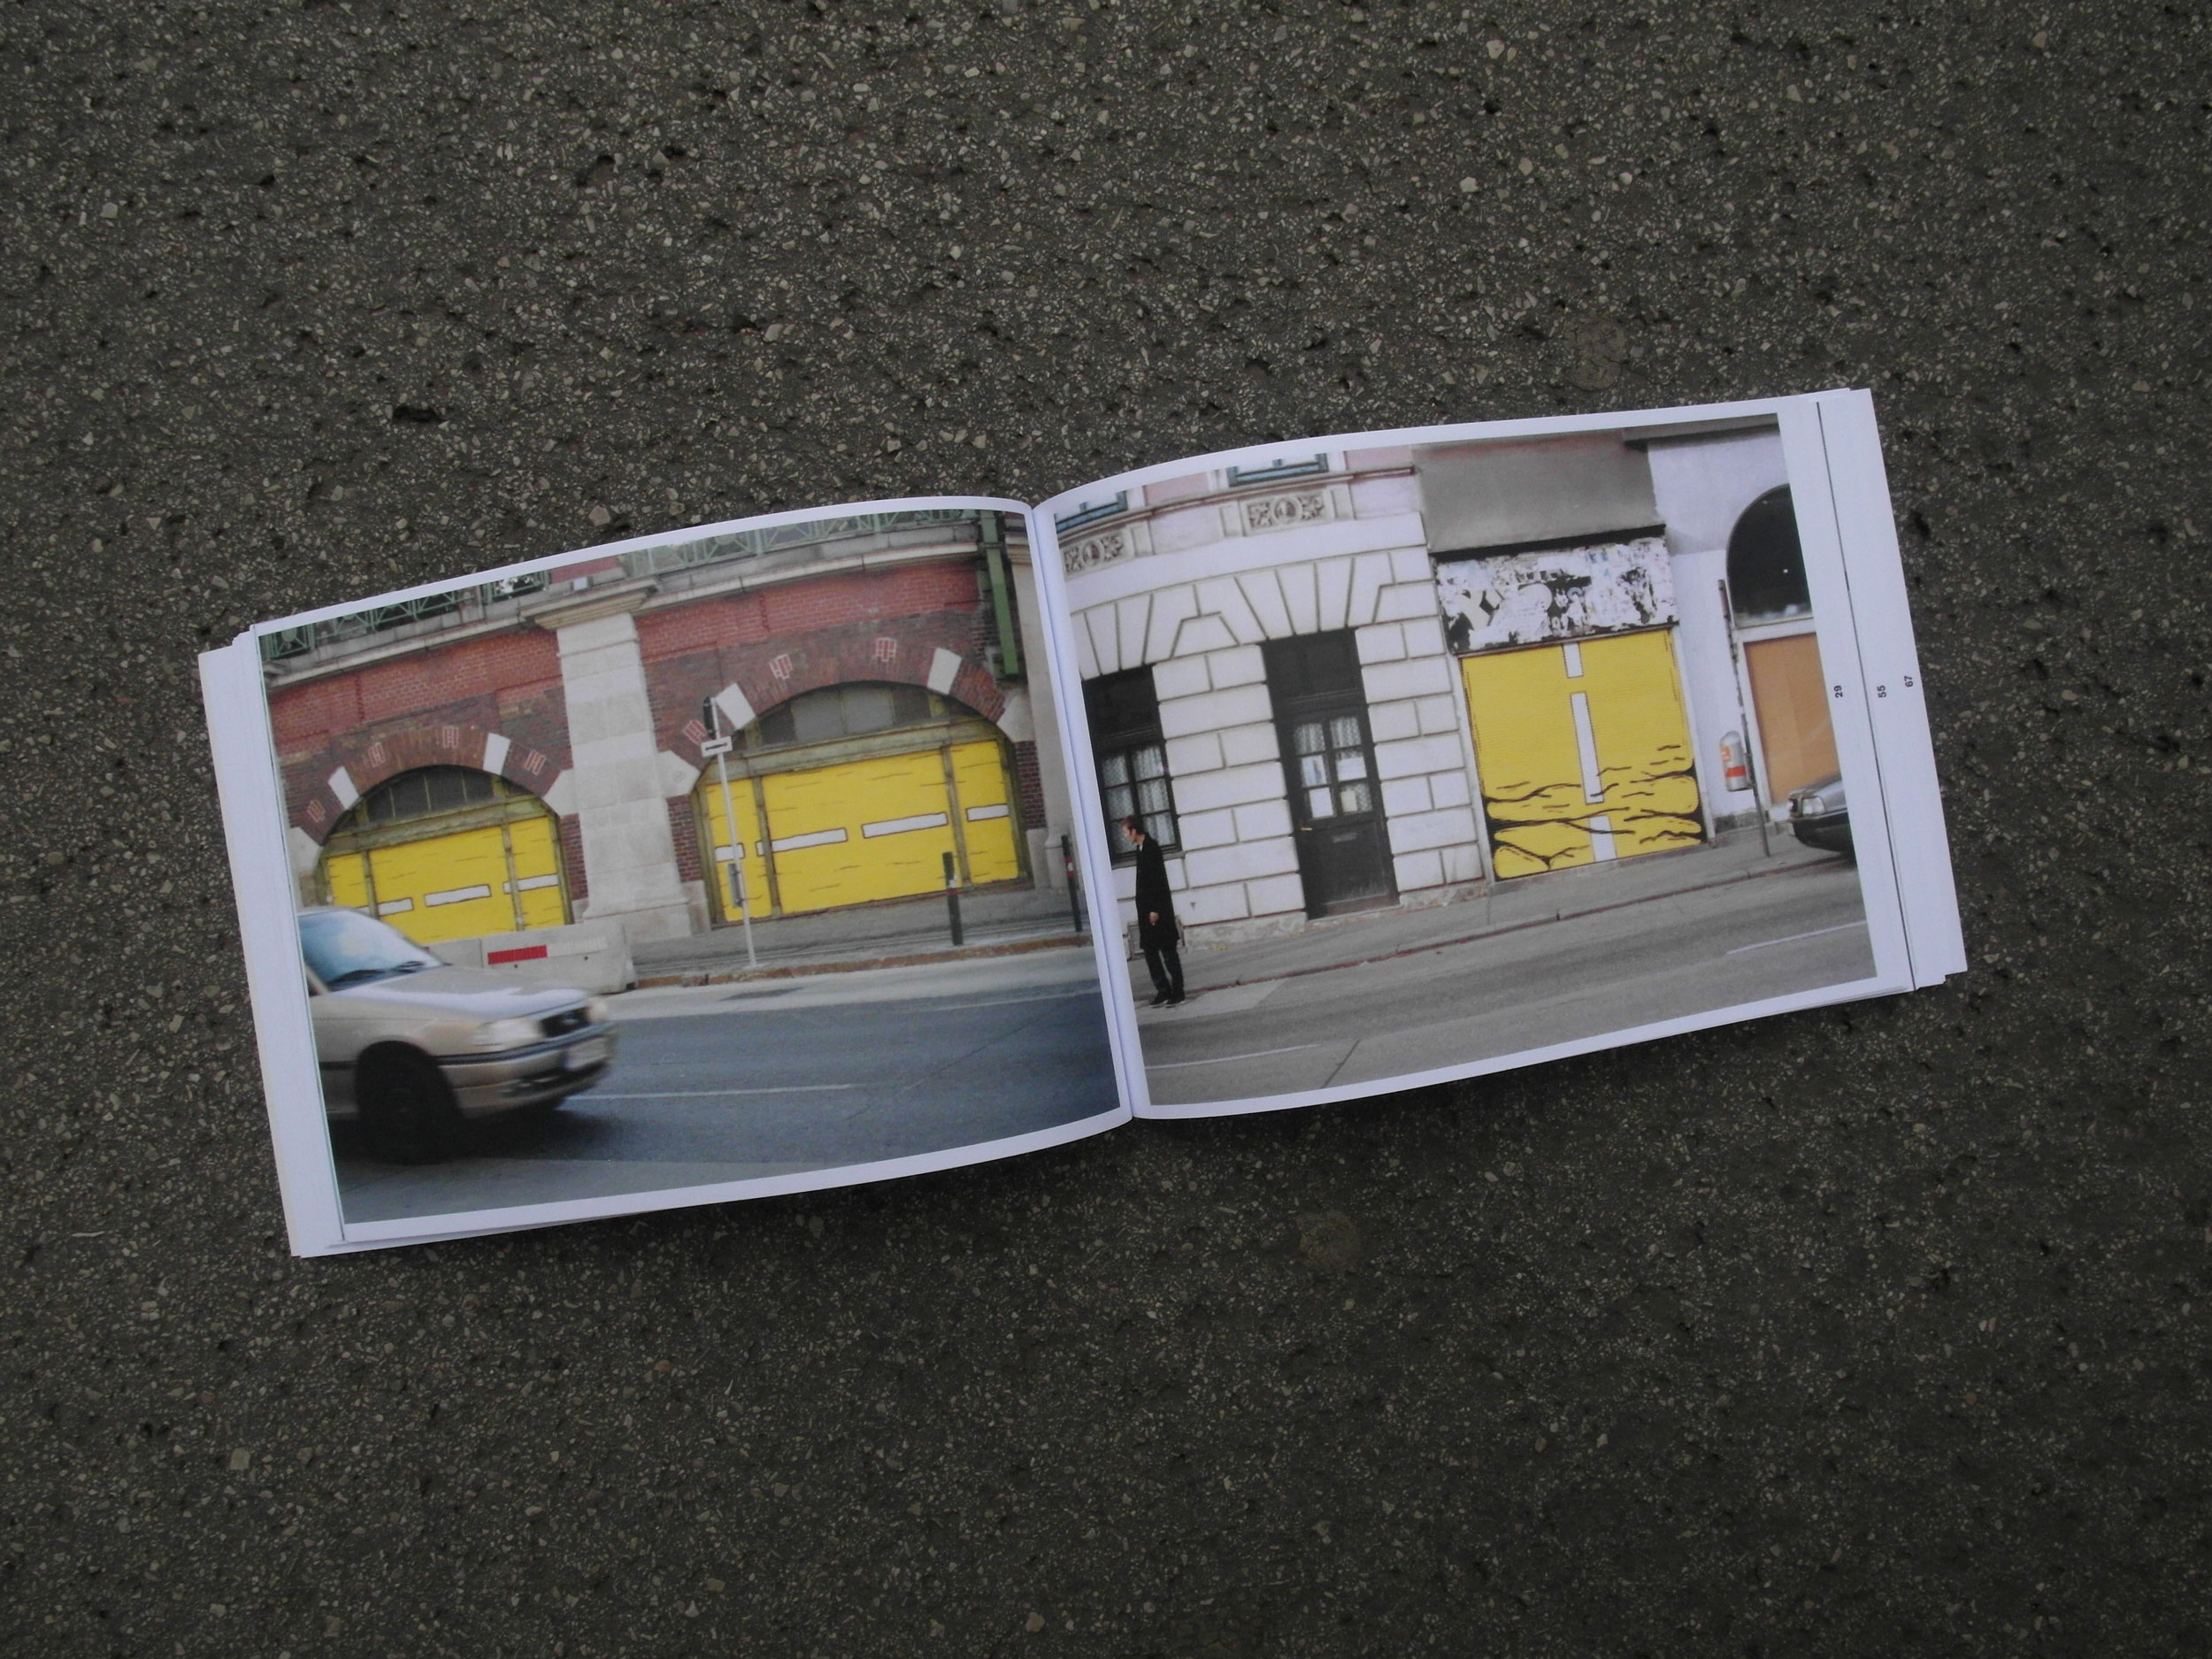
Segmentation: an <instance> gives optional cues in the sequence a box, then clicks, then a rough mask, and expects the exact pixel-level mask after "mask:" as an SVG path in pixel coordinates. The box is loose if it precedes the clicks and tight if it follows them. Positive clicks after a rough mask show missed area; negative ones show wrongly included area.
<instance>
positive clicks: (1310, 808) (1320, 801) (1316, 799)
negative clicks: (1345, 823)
mask: <svg viewBox="0 0 2212 1659" xmlns="http://www.w3.org/2000/svg"><path fill="white" fill-rule="evenodd" d="M1306 812H1307V815H1308V816H1309V817H1311V818H1334V817H1335V816H1336V810H1335V807H1334V805H1333V803H1331V801H1330V798H1329V792H1328V791H1327V790H1326V789H1309V790H1307V791H1306Z"/></svg>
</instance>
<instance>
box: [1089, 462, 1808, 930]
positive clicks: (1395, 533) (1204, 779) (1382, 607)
mask: <svg viewBox="0 0 2212 1659" xmlns="http://www.w3.org/2000/svg"><path fill="white" fill-rule="evenodd" d="M1553 443H1556V450H1555V454H1556V461H1555V462H1554V461H1553V460H1552V459H1551V458H1550V457H1548V455H1547V454H1546V450H1547V449H1548V447H1549V446H1550V445H1552V444H1553ZM1502 447H1503V446H1501V448H1502ZM1512 449H1513V452H1512V453H1510V454H1502V455H1501V454H1493V455H1488V456H1485V457H1481V458H1480V459H1479V461H1477V462H1475V463H1473V464H1471V465H1468V466H1467V467H1466V470H1464V471H1460V470H1455V469H1458V468H1460V467H1461V466H1462V465H1463V464H1462V462H1461V460H1460V459H1459V458H1458V457H1459V455H1460V451H1459V450H1458V449H1455V448H1447V449H1443V450H1431V451H1420V452H1417V451H1414V450H1412V449H1368V450H1352V451H1335V452H1331V453H1325V454H1322V455H1318V456H1316V457H1313V460H1312V462H1311V463H1310V464H1305V463H1303V462H1302V460H1301V461H1300V462H1299V463H1297V464H1294V465H1293V466H1291V467H1287V468H1285V467H1279V468H1277V469H1275V472H1276V474H1277V475H1275V476H1269V477H1263V478H1262V479H1251V478H1249V477H1247V478H1243V479H1238V478H1233V477H1232V476H1231V475H1230V474H1229V473H1228V472H1225V471H1216V472H1207V473H1194V474H1191V475H1188V476H1187V477H1183V478H1178V479H1171V480H1166V481H1164V482H1161V483H1155V484H1151V485H1148V486H1145V487H1143V488H1141V489H1136V490H1132V491H1130V492H1127V493H1125V495H1123V496H1122V497H1121V498H1120V499H1119V501H1118V503H1109V504H1106V505H1103V506H1102V507H1101V508H1099V509H1096V510H1087V511H1085V513H1084V515H1083V518H1084V519H1085V520H1087V522H1078V523H1077V524H1075V525H1073V526H1068V527H1066V528H1064V529H1062V531H1061V533H1060V542H1061V557H1062V567H1063V569H1064V571H1065V572H1066V591H1067V595H1068V602H1069V604H1070V607H1071V611H1072V613H1073V622H1074V629H1073V632H1074V635H1075V642H1076V651H1077V656H1078V659H1079V662H1078V666H1079V672H1080V674H1081V676H1082V678H1083V679H1084V680H1087V681H1088V680H1095V679H1099V678H1102V677H1103V676H1108V675H1112V674H1117V673H1122V672H1127V671H1130V670H1133V669H1137V668H1149V669H1150V670H1151V673H1152V686H1153V690H1154V692H1155V694H1156V696H1157V699H1158V707H1159V729H1160V734H1161V737H1162V738H1163V739H1164V746H1165V750H1166V757H1167V764H1168V772H1169V775H1170V778H1171V787H1172V793H1173V797H1174V803H1175V808H1176V812H1177V815H1178V829H1179V839H1180V846H1179V849H1178V850H1176V851H1175V852H1171V854H1170V856H1169V858H1168V871H1169V878H1170V880H1171V883H1172V884H1173V885H1174V887H1176V889H1177V892H1178V897H1177V912H1178V915H1179V918H1181V920H1182V921H1183V923H1184V925H1185V926H1186V928H1187V929H1188V930H1189V931H1190V932H1191V933H1192V934H1193V935H1194V938H1196V939H1197V940H1199V941H1206V940H1209V939H1210V940H1213V941H1233V940H1235V939H1239V938H1250V937H1260V936H1264V935H1267V934H1271V933H1289V932H1295V931H1298V930H1300V929H1302V928H1303V927H1304V926H1307V923H1308V916H1307V902H1306V901H1307V895H1306V892H1305V888H1304V884H1303V882H1302V879H1301V874H1300V864H1299V858H1298V852H1297V839H1296V836H1295V835H1294V826H1293V823H1292V817H1291V810H1290V806H1289V803H1288V799H1287V795H1288V788H1289V784H1288V780H1287V778H1286V770H1285V767H1284V764H1283V758H1282V755H1281V752H1280V747H1279V740H1278V735H1277V733H1278V726H1277V720H1276V710H1275V708H1274V706H1273V702H1272V699H1271V694H1270V690H1269V687H1268V683H1267V674H1266V669H1265V666H1264V663H1263V645H1264V644H1265V642H1266V641H1275V640H1282V639H1286V638H1290V637H1293V636H1297V635H1305V634H1316V633H1326V632H1330V631H1333V630H1339V629H1348V630H1350V631H1351V632H1352V634H1353V636H1354V639H1355V641H1356V645H1357V648H1358V657H1359V663H1360V679H1361V683H1362V687H1363V690H1364V693H1365V696H1366V700H1367V718H1368V723H1369V726H1370V731H1371V738H1372V743H1373V755H1374V768H1375V777H1376V780H1377V782H1378V784H1379V789H1380V793H1381V802H1382V807H1383V810H1384V813H1385V818H1386V828H1387V836H1388V852H1389V862H1390V867H1391V873H1392V874H1393V876H1394V879H1395V886H1396V890H1397V902H1398V903H1399V904H1400V905H1417V904H1425V903H1437V902H1449V901H1450V900H1452V899H1455V898H1457V897H1462V896H1465V895H1468V894H1470V893H1473V892H1478V891H1479V890H1480V885H1481V883H1482V882H1483V881H1484V880H1485V879H1486V878H1488V877H1489V876H1490V875H1491V874H1492V872H1490V870H1489V868H1488V864H1487V857H1486V850H1485V849H1486V844H1487V834H1486V826H1485V825H1484V822H1483V819H1482V810H1483V809H1482V797H1481V793H1480V790H1479V787H1478V784H1479V772H1478V757H1477V753H1476V747H1475V741H1474V733H1473V732H1472V729H1471V722H1470V718H1469V714H1468V709H1467V698H1466V692H1465V688H1464V686H1463V680H1462V677H1461V672H1460V666H1459V658H1458V657H1457V656H1455V654H1454V650H1453V649H1452V645H1453V641H1448V636H1447V631H1446V630H1447V623H1448V620H1449V619H1450V618H1453V617H1455V616H1457V617H1460V618H1462V619H1461V620H1459V621H1458V622H1456V623H1455V624H1454V626H1457V627H1458V628H1459V631H1460V633H1461V634H1463V635H1464V636H1465V637H1463V638H1462V639H1461V640H1459V641H1456V643H1457V644H1458V647H1459V649H1461V650H1463V651H1466V650H1477V651H1479V650H1483V649H1489V648H1493V647H1501V646H1510V645H1513V644H1516V643H1521V642H1525V641H1522V640H1521V638H1520V635H1519V634H1514V635H1513V637H1511V638H1507V637H1505V635H1504V634H1500V633H1499V629H1501V628H1503V627H1504V624H1503V623H1499V624H1497V625H1496V626H1494V627H1489V628H1487V629H1483V628H1476V629H1471V628H1469V626H1467V624H1466V621H1465V620H1464V618H1465V617H1466V616H1467V615H1468V614H1470V612H1469V607H1470V605H1471V604H1475V603H1482V602H1484V601H1486V600H1487V599H1488V598H1489V597H1490V595H1488V594H1487V593H1486V592H1485V593H1482V594H1474V593H1463V592H1458V591H1456V590H1455V591H1453V592H1449V593H1447V592H1443V591H1441V590H1440V565H1439V562H1438V561H1439V559H1440V558H1442V559H1444V560H1445V563H1444V565H1443V566H1442V572H1448V574H1449V577H1450V580H1456V581H1462V582H1463V580H1465V577H1466V575H1467V574H1468V573H1470V572H1474V571H1475V569H1476V567H1474V566H1470V565H1465V564H1455V563H1453V562H1452V557H1453V556H1459V557H1466V556H1467V555H1468V554H1469V553H1470V552H1471V553H1473V554H1475V555H1477V556H1479V557H1482V558H1483V559H1485V560H1486V561H1487V562H1486V564H1485V565H1483V566H1481V567H1480V568H1481V571H1482V572H1486V573H1487V574H1489V575H1491V576H1495V575H1496V574H1497V572H1500V571H1502V570H1507V569H1512V570H1518V569H1519V568H1520V566H1521V565H1527V566H1528V567H1529V569H1530V570H1531V571H1536V572H1539V574H1542V573H1545V572H1552V567H1553V566H1557V567H1558V569H1559V571H1560V572H1565V574H1566V576H1567V577H1568V578H1570V579H1571V578H1572V577H1574V576H1576V575H1577V574H1580V575H1583V576H1586V577H1590V578H1592V579H1593V580H1594V577H1595V576H1598V575H1604V574H1606V571H1599V570H1598V569H1597V565H1598V564H1602V563H1603V562H1604V560H1605V559H1608V558H1609V559H1611V560H1612V561H1613V562H1614V563H1615V564H1619V565H1623V568H1624V569H1625V568H1626V566H1627V565H1637V566H1639V568H1638V569H1637V570H1635V571H1632V572H1629V573H1630V574H1631V575H1632V576H1633V577H1634V578H1635V583H1634V584H1629V585H1630V586H1635V585H1636V584H1640V586H1638V587H1637V588H1636V591H1637V593H1640V594H1641V595H1642V600H1643V603H1644V610H1645V611H1647V612H1648V614H1643V613H1642V612H1640V613H1638V614H1637V615H1634V616H1626V615H1624V616H1623V617H1613V616H1612V615H1611V614H1610V612H1607V613H1606V614H1605V615H1603V616H1596V617H1594V618H1591V617H1583V618H1579V619H1577V618H1575V617H1573V616H1567V617H1566V618H1565V620H1563V621H1562V622H1560V624H1559V626H1558V627H1557V628H1556V629H1555V630H1554V629H1550V628H1548V627H1544V626H1537V627H1532V628H1530V627H1525V628H1523V629H1522V632H1523V633H1526V634H1528V636H1529V638H1530V639H1536V638H1542V637H1548V636H1549V634H1550V633H1551V632H1557V633H1558V634H1559V636H1560V637H1562V638H1565V637H1569V636H1574V635H1586V634H1591V633H1594V632H1603V631H1605V630H1606V628H1607V627H1609V626H1611V627H1634V626H1645V627H1649V626H1653V625H1655V624H1656V625H1659V626H1667V627H1668V628H1669V631H1670V633H1671V636H1672V639H1673V644H1674V651H1675V659H1676V666H1677V672H1678V674H1679V676H1680V680H1681V691H1682V695H1683V704H1684V714H1685V717H1686V721H1687V724H1688V728H1689V729H1688V733H1687V736H1688V739H1689V742H1690V744H1691V747H1692V749H1693V751H1694V767H1695V772H1696V777H1697V780H1698V785H1699V795H1700V805H1699V812H1698V818H1699V821H1700V822H1701V826H1702V829H1703V832H1704V833H1711V832H1712V831H1713V830H1714V829H1715V828H1716V827H1717V826H1725V825H1727V824H1730V823H1735V822H1743V821H1747V819H1746V818H1744V817H1743V816H1742V814H1743V811H1744V809H1746V808H1747V807H1749V806H1750V805H1751V804H1752V803H1751V798H1750V797H1749V796H1748V795H1730V794H1729V793H1727V791H1726V788H1725V782H1724V776H1723V767H1722V764H1721V757H1720V753H1719V745H1720V742H1721V739H1722V737H1723V736H1724V733H1728V732H1730V731H1739V732H1743V733H1746V736H1747V737H1748V738H1751V739H1753V740H1754V741H1755V731H1753V730H1751V729H1750V728H1749V726H1747V712H1746V706H1747V703H1748V697H1747V694H1746V692H1745V690H1744V687H1743V685H1742V683H1741V680H1740V673H1739V668H1738V664H1737V663H1736V661H1735V658H1734V657H1733V655H1732V651H1731V649H1730V638H1729V627H1728V624H1727V623H1726V621H1725V619H1724V616H1723V614H1722V610H1721V597H1720V582H1721V580H1722V578H1723V577H1724V575H1725V573H1726V562H1727V546H1728V539H1729V535H1730V533H1731V531H1732V527H1733V526H1734V525H1735V523H1736V521H1737V518H1738V517H1739V516H1740V514H1741V513H1742V512H1743V511H1744V510H1745V509H1746V508H1747V506H1749V505H1750V503H1752V502H1753V501H1755V499H1757V498H1758V497H1759V496H1760V495H1762V494H1763V493H1764V492H1765V491H1767V490H1769V489H1771V488H1774V487H1775V486H1776V485H1778V484H1781V483H1785V482H1786V481H1787V480H1786V471H1785V469H1784V465H1783V459H1782V449H1781V442H1780V439H1779V436H1778V434H1777V433H1776V432H1775V431H1774V430H1773V428H1772V427H1771V426H1765V427H1763V428H1761V429H1758V430H1738V431H1726V432H1706V433H1702V434H1698V435H1695V436H1687V437H1684V438H1681V439H1673V438H1669V437H1665V436H1653V435H1650V434H1582V435H1579V436H1577V437H1575V438H1573V439H1570V440H1563V441H1528V442H1523V443H1521V444H1517V445H1515V446H1512ZM1516 469H1517V470H1516ZM1290 473H1298V474H1300V475H1299V476H1295V477H1291V476H1287V474H1290ZM1486 480H1488V481H1487V482H1486ZM1425 487H1427V488H1430V489H1431V490H1432V492H1433V493H1434V494H1435V496H1436V499H1434V500H1427V499H1426V498H1425V495H1424V488H1425ZM1425 506H1426V507H1427V508H1428V510H1429V513H1443V514H1446V515H1448V518H1449V520H1450V522H1449V523H1448V524H1444V525H1443V526H1441V527H1440V529H1438V531H1437V532H1436V534H1438V535H1440V536H1441V537H1443V538H1444V539H1445V540H1446V541H1449V542H1450V543H1451V545H1450V546H1436V545H1433V543H1432V534H1431V531H1430V527H1429V526H1428V523H1427V522H1426V519H1427V517H1428V514H1425V511H1424V509H1425ZM1582 518H1589V519H1590V522H1589V523H1587V524H1585V523H1583V522H1581V519H1582ZM1501 538H1504V540H1503V541H1502V543H1501ZM1570 543H1571V544H1574V547H1573V550H1569V551H1561V552H1557V553H1550V552H1541V551H1539V552H1534V553H1529V554H1522V553H1519V552H1517V548H1518V547H1521V546H1527V547H1531V548H1536V549H1544V548H1554V547H1562V546H1564V545H1566V544H1570ZM1601 556H1602V557H1601ZM1577 561H1580V562H1579V564H1578V563H1577ZM1593 561H1596V563H1593ZM1586 565H1587V566H1589V567H1590V569H1589V570H1588V571H1585V570H1584V569H1583V567H1584V566H1586ZM1610 569H1611V567H1610V566H1609V565H1608V566H1607V567H1606V570H1607V571H1610ZM1532 580H1533V579H1532ZM1630 596H1631V597H1634V596H1635V595H1633V594H1632V595H1630ZM1573 597H1574V596H1573V595H1570V599H1569V600H1568V601H1563V602H1562V603H1565V604H1566V605H1567V610H1568V611H1572V610H1573V604H1572V603H1571V600H1572V598H1573ZM1580 597H1581V598H1582V600H1583V602H1584V608H1585V609H1587V608H1588V607H1589V605H1590V604H1592V603H1595V601H1594V600H1592V599H1591V598H1590V597H1589V595H1580ZM1455 607H1456V610H1455ZM1507 620H1508V621H1510V620H1511V618H1507ZM1792 626H1801V627H1803V628H1809V627H1810V626H1811V624H1810V620H1809V618H1807V619H1806V620H1805V621H1804V622H1803V623H1802V624H1801V625H1798V624H1793V625H1792ZM1492 634H1498V637H1496V638H1493V637H1491V635H1492ZM1117 876H1118V880H1117V887H1118V897H1119V899H1120V900H1121V902H1122V911H1123V918H1124V920H1125V922H1133V916H1134V907H1133V902H1132V888H1133V872H1132V870H1131V868H1130V867H1129V866H1127V865H1124V866H1122V867H1121V868H1119V869H1118V872H1117Z"/></svg>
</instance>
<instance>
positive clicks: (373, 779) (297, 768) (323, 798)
mask: <svg viewBox="0 0 2212 1659" xmlns="http://www.w3.org/2000/svg"><path fill="white" fill-rule="evenodd" d="M487 763H492V764H487ZM424 766H471V767H474V768H475V769H476V770H478V771H480V772H493V773H495V775H497V776H499V777H501V778H503V779H505V780H507V781H508V782H509V783H511V784H514V785H515V786H516V787H518V788H523V789H526V790H528V791H529V792H530V793H531V794H533V795H537V796H539V797H540V798H543V796H544V795H545V793H546V791H547V790H549V789H550V788H551V787H553V781H554V780H555V779H556V778H557V777H558V776H559V775H560V768H559V767H558V766H557V764H555V763H554V761H553V759H552V757H549V756H547V755H545V754H543V753H541V751H539V750H537V749H531V748H528V747H526V746H525V745H523V744H520V743H517V742H514V741H511V740H510V739H509V738H507V737H506V736H504V735H503V733H497V732H488V731H485V730H484V729H483V728H481V727H480V726H463V725H458V724H453V723H447V724H435V723H434V724H429V725H423V726H409V727H407V728H406V729H404V730H403V731H396V732H385V733H360V734H358V735H357V736H349V737H348V738H347V739H345V740H344V741H341V742H339V743H337V744H334V745H333V746H332V747H331V748H329V749H326V750H324V751H323V753H322V754H320V755H319V756H317V757H315V758H314V759H313V760H311V761H301V762H296V763H294V764H291V765H289V766H288V767H286V769H285V772H286V776H285V794H286V796H287V803H286V804H287V806H288V810H289V816H290V818H291V821H292V823H293V824H294V825H295V826H296V827H298V828H299V829H300V830H301V831H302V832H303V833H305V834H307V835H308V836H310V837H311V838H312V839H313V840H314V841H315V842H316V844H317V845H318V846H319V845H321V844H322V842H323V841H326V840H327V839H328V838H329V836H330V833H331V832H332V831H333V830H334V829H335V828H336V827H337V826H338V821H339V819H341V818H343V817H344V816H345V815H346V813H347V811H348V810H349V809H350V808H351V806H352V804H353V803H352V802H351V801H348V800H346V799H345V798H344V797H343V796H342V795H340V794H339V792H338V788H337V787H336V786H337V784H338V783H339V782H340V778H339V774H340V773H341V772H343V774H344V780H345V781H348V782H350V784H351V785H352V789H353V795H354V797H355V799H359V798H360V797H361V796H363V795H367V794H368V793H369V792H370V791H371V790H372V789H373V788H375V787H377V786H378V785H379V784H380V783H383V782H385V781H386V780H388V779H391V778H396V777H397V776H398V775H399V774H400V773H401V772H413V771H415V770H417V769H418V768H419V767H424Z"/></svg>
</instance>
